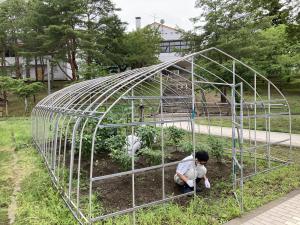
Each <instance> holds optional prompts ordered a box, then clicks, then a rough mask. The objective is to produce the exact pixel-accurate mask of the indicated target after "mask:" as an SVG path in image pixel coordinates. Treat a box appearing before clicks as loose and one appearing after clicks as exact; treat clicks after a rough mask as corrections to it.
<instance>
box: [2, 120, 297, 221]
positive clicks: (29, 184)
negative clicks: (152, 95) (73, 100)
mask: <svg viewBox="0 0 300 225" xmlns="http://www.w3.org/2000/svg"><path fill="white" fill-rule="evenodd" d="M0 135H1V142H0V169H1V174H0V193H1V197H0V206H1V211H0V221H8V220H7V208H8V205H9V204H10V196H11V194H12V192H13V187H14V184H15V180H18V179H19V180H20V191H19V193H18V194H17V206H18V207H17V209H16V221H15V224H20V225H21V224H49V225H50V224H76V221H75V220H74V219H73V217H72V215H71V213H70V212H69V211H68V209H67V208H66V207H65V205H64V203H63V201H62V200H61V198H60V196H59V194H58V193H57V191H56V190H55V189H54V188H53V187H52V185H51V181H50V178H49V175H48V173H47V171H46V169H45V167H44V165H43V163H42V160H41V158H40V156H39V155H38V153H37V152H36V150H34V149H33V147H32V146H30V145H29V143H30V121H29V120H28V119H24V118H18V119H9V120H8V121H0ZM14 139H15V141H13V140H14ZM15 148H16V150H15ZM277 149H278V151H279V150H280V149H281V147H278V148H277ZM278 154H280V153H278ZM293 154H294V156H293V158H294V159H297V160H299V158H300V157H299V156H300V150H299V149H296V150H295V151H294V152H293ZM14 158H16V159H17V161H16V164H15V166H13V164H14ZM299 162H300V161H297V163H296V164H293V165H290V166H287V167H284V168H281V169H277V170H274V171H272V172H270V173H266V174H260V175H257V176H256V177H254V178H253V179H252V180H251V181H248V182H246V183H245V192H244V202H245V210H246V211H249V210H251V209H254V208H257V207H259V206H261V205H263V204H265V203H267V202H269V201H271V200H273V199H276V198H278V197H280V196H284V195H285V194H286V193H288V192H290V191H291V190H294V189H296V188H299V187H300V180H299V177H300V167H299ZM13 170H17V171H20V174H21V176H20V175H17V174H19V173H17V174H15V173H13ZM214 185H215V186H216V185H223V186H224V189H228V188H230V182H228V183H226V182H225V183H224V182H222V183H218V184H214ZM239 215H240V211H239V207H238V205H237V204H236V201H235V199H234V198H233V196H232V195H228V193H225V192H224V193H220V197H219V198H218V199H216V198H210V197H209V196H207V198H205V197H198V198H197V199H195V200H191V202H190V204H188V205H187V206H186V207H183V206H180V205H177V204H176V203H172V202H171V203H168V204H165V205H160V206H156V207H153V208H151V209H145V210H141V211H140V212H139V213H137V221H138V224H145V225H146V224H149V225H150V224H157V225H158V224H172V225H175V224H176V225H177V224H187V223H188V224H195V225H196V224H197V225H198V224H221V223H224V222H226V221H228V220H230V219H232V218H234V217H237V216H239ZM99 224H102V223H99ZM107 224H118V225H119V224H130V216H122V217H119V218H115V219H114V220H108V221H107Z"/></svg>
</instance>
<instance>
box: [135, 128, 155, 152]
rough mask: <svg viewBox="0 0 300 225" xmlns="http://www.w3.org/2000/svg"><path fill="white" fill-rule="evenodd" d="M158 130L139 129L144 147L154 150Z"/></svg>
mask: <svg viewBox="0 0 300 225" xmlns="http://www.w3.org/2000/svg"><path fill="white" fill-rule="evenodd" d="M158 131H159V130H158V129H157V128H155V127H153V126H144V127H139V128H138V129H137V130H136V133H137V135H138V136H139V138H140V139H141V141H142V147H143V148H145V147H148V148H152V145H153V143H154V141H155V139H156V137H157V134H158Z"/></svg>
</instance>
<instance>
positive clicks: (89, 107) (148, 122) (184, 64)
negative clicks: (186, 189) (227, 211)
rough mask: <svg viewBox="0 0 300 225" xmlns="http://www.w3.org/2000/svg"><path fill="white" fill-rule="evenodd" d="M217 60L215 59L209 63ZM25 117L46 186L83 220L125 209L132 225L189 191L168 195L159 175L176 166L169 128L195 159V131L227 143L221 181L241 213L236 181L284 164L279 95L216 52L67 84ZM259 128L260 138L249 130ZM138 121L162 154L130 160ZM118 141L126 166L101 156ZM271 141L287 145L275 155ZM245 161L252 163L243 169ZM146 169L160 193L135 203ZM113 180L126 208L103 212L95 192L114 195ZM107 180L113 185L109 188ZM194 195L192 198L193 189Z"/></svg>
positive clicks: (284, 111) (285, 107) (287, 140)
mask: <svg viewBox="0 0 300 225" xmlns="http://www.w3.org/2000/svg"><path fill="white" fill-rule="evenodd" d="M220 58H222V61H218V60H217V59H220ZM220 99H222V101H220ZM31 116H32V134H33V141H34V143H35V145H36V147H37V149H38V150H39V152H40V154H41V155H42V157H43V158H44V161H45V164H46V166H47V168H48V170H49V174H50V175H51V178H52V181H53V184H54V185H55V187H56V188H57V189H58V191H59V192H60V193H61V195H62V198H63V199H64V201H65V203H66V205H67V206H68V207H69V209H70V210H71V212H72V213H73V215H74V217H75V218H76V219H77V220H78V222H79V223H81V224H93V223H97V222H98V221H103V220H106V219H109V218H112V217H116V216H122V215H124V214H128V213H131V214H132V217H131V218H132V223H133V224H135V223H136V217H137V216H138V213H139V212H138V211H139V210H141V209H143V208H145V207H150V206H154V205H157V204H164V203H165V202H167V201H171V200H174V199H179V198H184V197H185V196H186V195H188V194H189V193H187V194H182V193H180V194H176V193H175V194H174V192H171V191H169V190H168V188H167V184H166V182H167V181H166V179H169V178H168V177H167V171H169V170H172V169H173V168H174V167H175V166H176V165H177V164H178V163H179V162H180V159H175V158H172V157H171V158H170V154H172V152H174V151H175V150H173V149H172V148H171V147H168V142H169V140H168V137H167V129H168V128H169V127H176V128H178V129H180V130H183V131H184V132H185V137H186V141H187V142H190V143H191V144H192V145H191V146H192V151H191V152H190V153H191V154H192V155H193V158H194V159H193V160H195V152H196V151H197V149H196V145H197V143H200V142H201V141H202V140H204V139H202V137H206V136H207V135H214V136H218V138H221V139H224V140H227V142H228V140H230V143H231V144H230V147H226V154H227V155H228V157H230V159H231V162H232V164H231V166H232V170H231V171H232V176H230V177H228V179H231V182H232V191H233V194H234V196H235V198H236V200H237V204H239V206H240V208H241V211H243V187H244V183H245V182H248V180H249V178H251V177H253V176H255V175H256V174H258V173H263V172H267V171H269V170H272V169H275V168H278V167H281V166H285V165H287V164H289V163H290V162H291V161H292V160H291V150H292V149H291V112H290V108H289V104H288V101H287V99H286V98H285V96H284V95H283V94H282V92H281V91H280V90H279V89H278V88H277V87H276V86H275V85H274V84H273V83H272V82H271V81H270V80H269V79H267V77H265V76H263V75H261V74H260V73H259V72H257V71H256V70H254V69H253V68H251V67H249V66H248V65H246V64H244V63H243V62H241V61H240V60H238V59H236V58H234V57H232V56H231V55H229V54H227V53H225V52H223V51H221V50H219V49H217V48H209V49H206V50H203V51H200V52H196V53H193V54H189V55H186V56H183V57H179V58H178V59H176V60H171V61H168V62H164V63H160V64H157V65H152V66H148V67H144V68H138V69H133V70H127V71H125V72H121V73H118V74H113V75H110V76H106V77H100V78H97V79H93V80H86V81H82V82H79V83H75V84H73V85H71V86H68V87H66V88H64V89H62V90H60V91H57V92H55V93H52V94H50V95H48V96H47V97H46V98H44V99H43V100H41V101H40V102H39V103H38V104H37V105H36V107H35V108H34V109H33V111H32V115H31ZM280 117H287V118H288V121H289V122H288V123H287V124H286V128H285V129H286V136H282V138H281V139H280V140H276V141H272V137H271V135H272V129H273V127H272V120H273V119H276V120H277V119H278V118H280ZM258 124H260V126H261V128H260V131H259V132H260V133H262V132H263V134H264V138H263V140H261V139H259V138H258V135H257V133H258ZM141 127H150V128H151V129H152V128H155V129H156V131H157V132H156V136H155V141H153V140H154V139H153V140H152V139H151V141H152V142H153V143H150V145H152V144H153V145H154V146H155V148H156V150H155V151H156V152H157V153H158V154H159V157H160V159H159V161H158V162H156V163H154V164H139V165H137V161H136V157H137V154H138V152H135V150H133V149H131V150H130V149H129V147H128V142H126V140H125V139H126V138H127V137H129V136H130V135H131V136H130V137H133V136H138V134H137V131H138V129H142V128H141ZM228 129H230V131H231V132H230V135H228V132H227V131H228ZM212 130H214V131H213V132H212ZM216 130H217V131H216ZM225 130H227V131H226V132H227V134H226V132H225ZM216 133H217V134H216ZM124 137H125V139H124ZM245 137H246V138H245ZM117 138H121V139H120V140H121V141H120V142H118V141H116V140H117ZM123 139H124V143H123ZM107 140H109V141H107ZM154 142H155V143H154ZM119 143H123V145H125V146H124V147H123V148H122V146H121V148H120V149H122V151H124V152H123V153H122V155H117V156H115V158H117V157H118V158H117V159H118V160H122V159H123V158H124V159H123V160H126V159H127V161H126V162H127V164H125V165H127V166H126V167H120V168H117V167H113V166H112V163H111V161H108V160H110V157H112V155H113V153H112V151H114V150H116V149H117V148H119V147H117V145H118V144H119ZM143 144H145V143H143ZM278 144H285V145H286V146H287V149H288V150H287V151H285V152H284V153H283V154H280V155H281V157H278V155H276V156H275V155H274V154H273V150H272V148H273V146H276V145H278ZM107 146H113V147H107ZM174 146H175V145H174ZM131 147H132V146H131ZM109 148H112V149H113V150H112V149H111V150H107V149H109ZM174 148H175V147H174ZM176 148H177V147H176ZM115 154H119V153H115ZM126 154H127V156H129V157H130V161H128V158H126V157H127V156H126ZM122 157H123V158H122ZM115 158H114V159H115ZM146 159H147V158H146ZM105 161H106V162H107V163H106V162H105ZM262 161H263V162H264V163H263V162H262ZM245 162H247V163H248V165H251V166H249V169H248V170H247V171H246V172H245V170H244V166H245ZM123 164H124V163H123ZM262 164H263V166H261V165H262ZM250 167H251V168H250ZM153 171H159V172H157V173H160V174H161V175H159V176H158V179H159V180H160V182H161V183H160V184H159V185H160V189H159V190H160V192H161V193H160V194H159V196H160V197H159V198H157V199H153V200H149V201H146V202H140V200H139V197H138V196H137V191H138V190H137V186H138V182H139V179H138V178H137V177H138V176H139V174H147V173H151V172H153ZM174 173H175V170H174ZM127 178H128V179H127ZM121 181H126V182H127V183H126V185H127V186H126V187H127V189H126V192H125V190H124V193H125V194H124V195H130V196H129V198H130V201H131V202H128V204H127V206H126V207H125V206H124V207H115V208H113V209H106V208H105V207H104V206H103V205H102V203H101V199H102V197H101V196H103V195H105V193H111V192H114V191H115V193H114V194H115V195H118V194H120V191H123V189H122V188H119V185H122V183H120V182H121ZM112 182H115V183H114V185H115V187H116V189H114V188H111V187H112V186H109V185H108V183H112ZM249 182H251V181H249ZM124 188H125V186H124ZM106 189H110V190H106ZM193 195H194V197H195V198H196V196H197V194H196V185H195V186H194V191H193ZM121 197H122V196H121ZM124 198H125V197H124ZM111 201H112V200H111ZM112 204H113V203H112ZM116 204H117V203H116Z"/></svg>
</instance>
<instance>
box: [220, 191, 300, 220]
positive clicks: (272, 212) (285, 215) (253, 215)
mask: <svg viewBox="0 0 300 225" xmlns="http://www.w3.org/2000/svg"><path fill="white" fill-rule="evenodd" d="M238 224H243V225H268V224H269V225H300V190H296V191H293V192H291V193H289V194H288V195H287V196H286V197H284V198H281V199H278V200H275V201H273V202H271V203H269V204H267V205H265V206H263V207H261V208H258V209H256V210H254V211H253V212H250V213H248V214H245V215H244V216H242V217H241V218H236V219H234V220H231V221H229V222H228V223H226V224H225V225H238Z"/></svg>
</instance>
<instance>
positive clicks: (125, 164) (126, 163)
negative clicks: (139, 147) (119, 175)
mask: <svg viewBox="0 0 300 225" xmlns="http://www.w3.org/2000/svg"><path fill="white" fill-rule="evenodd" d="M109 156H110V157H111V158H112V160H113V161H115V162H117V163H118V164H120V166H121V168H122V169H123V170H129V169H130V168H131V160H132V159H131V156H130V155H128V154H127V152H126V151H124V150H119V149H112V150H111V152H110V153H109ZM134 160H136V157H135V159H134Z"/></svg>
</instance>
